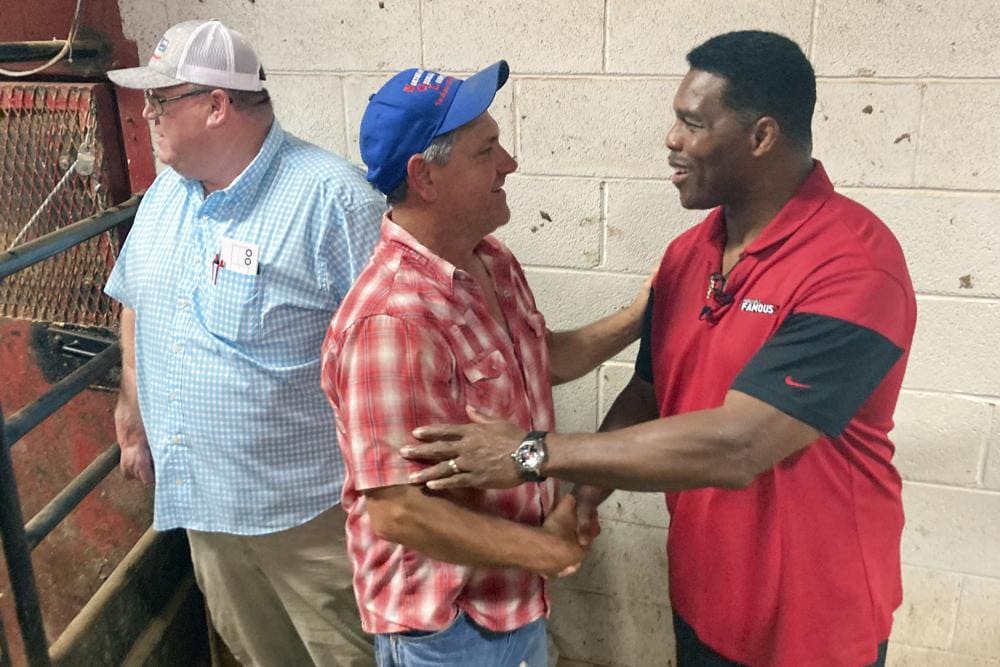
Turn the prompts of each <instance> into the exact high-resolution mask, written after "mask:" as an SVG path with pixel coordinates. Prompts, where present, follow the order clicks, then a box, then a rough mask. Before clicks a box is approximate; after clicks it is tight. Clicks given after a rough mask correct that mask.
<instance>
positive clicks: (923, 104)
mask: <svg viewBox="0 0 1000 667" xmlns="http://www.w3.org/2000/svg"><path fill="white" fill-rule="evenodd" d="M926 126H927V84H926V83H923V84H921V85H920V116H919V117H918V119H917V138H916V140H915V141H914V142H913V166H912V167H911V168H910V184H911V185H914V186H915V185H916V183H917V165H918V164H919V163H920V148H921V145H922V144H923V143H924V128H925V127H926Z"/></svg>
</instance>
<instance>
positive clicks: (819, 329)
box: [732, 313, 903, 437]
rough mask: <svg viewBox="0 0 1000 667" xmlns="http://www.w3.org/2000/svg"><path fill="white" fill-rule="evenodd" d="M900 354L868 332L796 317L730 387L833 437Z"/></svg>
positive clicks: (807, 315)
mask: <svg viewBox="0 0 1000 667" xmlns="http://www.w3.org/2000/svg"><path fill="white" fill-rule="evenodd" d="M902 353H903V350H902V349H901V348H899V347H897V346H896V345H895V344H894V343H893V342H892V341H890V340H889V339H888V338H886V337H885V336H883V335H882V334H880V333H878V332H877V331H873V330H872V329H868V328H866V327H862V326H859V325H857V324H854V323H852V322H848V321H846V320H841V319H838V318H835V317H830V316H827V315H815V314H811V313H795V314H792V315H790V316H789V317H788V319H786V320H785V321H784V322H783V323H782V325H781V326H780V327H779V328H778V331H777V332H775V334H774V335H773V336H771V338H770V339H769V340H768V341H767V342H766V343H765V344H764V346H763V347H762V348H761V349H760V350H758V351H757V354H755V355H754V356H753V358H751V359H750V361H749V362H747V365H746V366H744V367H743V370H742V371H740V374H739V375H738V376H737V377H736V380H734V381H733V384H732V388H733V389H735V390H737V391H741V392H743V393H745V394H749V395H751V396H753V397H755V398H758V399H760V400H762V401H764V402H765V403H768V404H770V405H773V406H774V407H776V408H777V409H779V410H781V411H782V412H784V413H785V414H788V415H791V416H792V417H795V418H796V419H799V420H801V421H803V422H805V423H807V424H809V425H810V426H812V427H814V428H816V429H818V430H819V431H822V432H823V433H825V434H826V435H828V436H830V437H836V436H838V435H840V433H841V432H842V431H843V430H844V428H845V427H846V426H847V423H848V422H849V421H850V420H851V417H853V416H854V414H855V413H856V412H857V411H858V408H860V407H861V405H862V404H863V403H864V402H865V400H867V399H868V397H869V396H870V395H871V393H872V392H873V391H874V390H875V387H877V386H878V385H879V383H880V382H881V381H882V378H884V377H885V375H886V373H888V372H889V369H890V368H892V366H893V364H895V363H896V360H897V359H899V357H900V355H901V354H902Z"/></svg>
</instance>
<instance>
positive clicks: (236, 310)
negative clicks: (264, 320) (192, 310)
mask: <svg viewBox="0 0 1000 667" xmlns="http://www.w3.org/2000/svg"><path fill="white" fill-rule="evenodd" d="M260 292H261V285H260V274H256V275H248V274H244V273H236V272H235V271H227V270H226V269H222V270H220V271H219V272H218V274H217V275H216V277H215V281H214V282H206V283H202V284H201V285H200V286H199V287H198V289H197V290H196V291H195V303H196V305H197V308H198V313H199V315H200V319H201V322H202V324H203V325H204V326H205V328H206V329H207V330H208V332H209V333H211V334H212V335H213V336H216V337H217V338H222V339H225V340H227V341H232V342H240V341H249V340H254V339H256V338H259V337H260V333H261V293H260Z"/></svg>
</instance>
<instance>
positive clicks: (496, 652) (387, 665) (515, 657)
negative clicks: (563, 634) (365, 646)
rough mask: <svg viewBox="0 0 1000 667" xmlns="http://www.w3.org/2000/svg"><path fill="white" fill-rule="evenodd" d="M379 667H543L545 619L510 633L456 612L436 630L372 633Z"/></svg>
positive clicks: (545, 653) (544, 656)
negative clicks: (499, 630)
mask: <svg viewBox="0 0 1000 667" xmlns="http://www.w3.org/2000/svg"><path fill="white" fill-rule="evenodd" d="M375 659H376V660H377V661H378V664H379V667H441V666H443V665H454V666H456V667H459V666H461V667H467V666H468V665H474V666H475V667H521V666H522V665H525V666H526V667H546V664H547V663H548V639H547V638H546V636H545V619H544V618H540V619H538V620H537V621H534V622H532V623H529V624H528V625H525V626H522V627H520V628H518V629H517V630H512V631H510V632H490V631H489V630H486V629H485V628H482V627H480V626H479V625H476V623H475V622H474V621H473V620H472V619H470V618H469V617H468V616H466V614H465V612H459V614H458V616H456V617H455V620H454V621H452V622H451V625H449V626H448V627H447V628H445V629H444V630H440V631H438V632H432V633H425V632H400V633H394V634H385V635H375Z"/></svg>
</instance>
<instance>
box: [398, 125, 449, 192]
mask: <svg viewBox="0 0 1000 667" xmlns="http://www.w3.org/2000/svg"><path fill="white" fill-rule="evenodd" d="M461 130H462V128H461V127H456V128H455V129H454V130H451V131H450V132H445V133H444V134H442V135H440V136H438V137H434V141H432V142H431V145H430V146H428V147H427V148H425V149H424V152H423V153H421V154H420V156H421V157H422V158H423V159H424V160H425V161H426V162H430V163H432V164H436V165H438V166H442V167H443V166H444V165H446V164H448V160H450V159H451V149H452V148H454V147H455V141H456V140H457V139H458V134H459V132H460V131H461ZM409 191H410V189H409V187H407V185H406V178H403V182H402V183H400V184H399V185H397V186H396V188H395V189H394V190H393V191H392V192H390V193H389V194H388V196H387V197H386V198H385V201H386V203H387V204H389V206H398V205H399V204H402V203H403V201H404V200H405V199H406V195H407V194H408V193H409Z"/></svg>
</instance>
